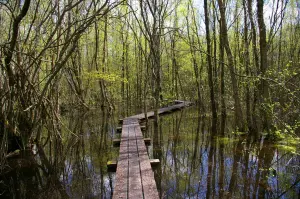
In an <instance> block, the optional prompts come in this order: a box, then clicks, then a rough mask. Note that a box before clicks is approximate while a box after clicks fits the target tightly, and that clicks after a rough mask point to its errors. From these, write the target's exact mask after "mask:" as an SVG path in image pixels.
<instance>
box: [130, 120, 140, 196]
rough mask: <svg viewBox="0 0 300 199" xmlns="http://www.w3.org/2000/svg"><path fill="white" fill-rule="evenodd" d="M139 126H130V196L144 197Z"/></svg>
mask: <svg viewBox="0 0 300 199" xmlns="http://www.w3.org/2000/svg"><path fill="white" fill-rule="evenodd" d="M136 126H138V121H137V122H136V124H132V125H131V126H130V127H129V132H128V138H129V148H128V149H129V151H128V152H129V156H128V158H129V165H128V166H129V175H128V178H129V179H128V183H129V186H128V198H143V188H142V182H141V174H140V165H139V157H138V148H137V143H136V136H135V128H136Z"/></svg>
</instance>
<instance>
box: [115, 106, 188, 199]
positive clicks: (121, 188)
mask: <svg viewBox="0 0 300 199" xmlns="http://www.w3.org/2000/svg"><path fill="white" fill-rule="evenodd" d="M177 102H178V103H177V104H175V105H173V106H168V107H165V108H161V109H159V114H163V113H168V112H171V111H174V110H177V109H181V108H183V107H185V106H189V105H190V104H191V103H190V102H183V101H177ZM153 116H154V113H153V112H148V113H147V117H153ZM143 119H145V114H138V115H134V116H130V117H127V118H125V119H124V120H123V125H122V135H121V143H120V153H119V159H118V163H117V172H116V180H115V188H114V192H113V199H117V198H128V199H143V198H144V199H152V198H153V199H156V198H157V199H158V198H159V195H158V191H157V187H156V183H155V180H154V173H153V171H152V168H151V164H150V160H149V156H148V153H147V148H146V145H145V142H144V138H143V134H142V131H141V126H140V124H139V120H143Z"/></svg>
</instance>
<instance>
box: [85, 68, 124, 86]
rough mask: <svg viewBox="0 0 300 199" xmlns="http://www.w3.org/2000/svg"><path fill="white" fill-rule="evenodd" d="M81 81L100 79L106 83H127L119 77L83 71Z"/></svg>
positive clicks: (112, 74)
mask: <svg viewBox="0 0 300 199" xmlns="http://www.w3.org/2000/svg"><path fill="white" fill-rule="evenodd" d="M82 78H83V79H91V80H99V79H102V80H104V81H107V82H124V83H128V80H127V79H126V78H121V77H120V75H117V74H114V73H111V74H108V73H102V72H99V71H90V72H87V71H84V72H83V74H82Z"/></svg>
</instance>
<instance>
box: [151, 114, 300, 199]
mask: <svg viewBox="0 0 300 199" xmlns="http://www.w3.org/2000/svg"><path fill="white" fill-rule="evenodd" d="M210 125H211V121H210V118H207V117H204V116H202V115H199V114H198V113H197V111H196V110H195V109H193V108H190V109H186V110H182V111H180V112H177V113H174V114H171V115H167V116H164V117H161V120H160V128H159V131H158V132H155V131H154V128H151V126H150V128H149V129H150V134H151V133H152V134H153V135H150V137H153V138H154V141H153V147H152V148H149V153H150V154H151V153H153V158H158V159H160V161H161V165H160V167H158V168H156V170H155V179H156V182H157V185H158V188H159V191H160V195H161V198H228V199H231V198H238V199H240V198H245V199H247V198H249V199H250V198H253V199H254V198H255V199H256V198H300V195H299V194H300V183H299V178H300V166H299V165H300V156H299V155H298V154H299V145H298V146H297V151H296V152H291V151H287V150H283V149H282V148H280V147H278V143H275V142H271V141H267V140H266V139H265V137H264V136H262V137H261V138H259V139H257V138H254V137H251V136H250V135H248V134H243V133H240V132H234V130H233V129H234V128H233V127H232V126H231V118H230V117H228V118H227V121H226V128H225V131H224V133H220V132H211V127H210ZM151 130H152V131H151Z"/></svg>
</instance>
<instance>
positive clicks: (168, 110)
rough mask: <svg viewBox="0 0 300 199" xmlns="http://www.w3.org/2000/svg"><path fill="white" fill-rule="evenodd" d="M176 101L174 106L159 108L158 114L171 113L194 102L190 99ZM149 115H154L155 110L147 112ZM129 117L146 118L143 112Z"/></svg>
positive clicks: (149, 116)
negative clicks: (189, 100)
mask: <svg viewBox="0 0 300 199" xmlns="http://www.w3.org/2000/svg"><path fill="white" fill-rule="evenodd" d="M174 103H175V104H174V105H172V106H168V107H164V108H160V109H159V110H158V114H166V113H171V112H172V111H175V110H178V109H181V108H184V107H187V106H190V105H191V104H192V103H191V102H188V101H179V100H175V101H174ZM147 117H148V118H151V117H154V112H153V111H150V112H147ZM128 118H136V119H139V120H144V119H145V114H144V113H141V114H137V115H133V116H130V117H128Z"/></svg>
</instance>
